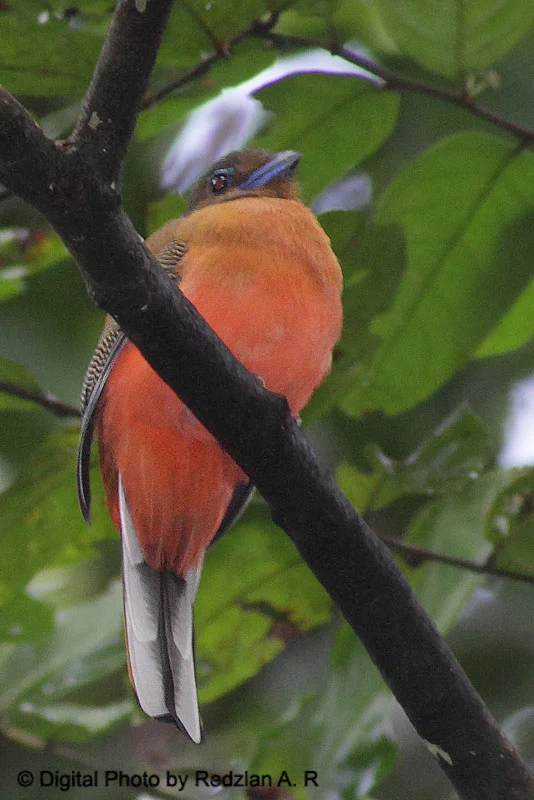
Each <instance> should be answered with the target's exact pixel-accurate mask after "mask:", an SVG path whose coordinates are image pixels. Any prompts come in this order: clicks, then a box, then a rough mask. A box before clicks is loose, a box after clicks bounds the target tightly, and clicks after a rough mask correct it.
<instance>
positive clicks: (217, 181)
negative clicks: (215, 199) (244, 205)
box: [210, 173, 228, 194]
mask: <svg viewBox="0 0 534 800" xmlns="http://www.w3.org/2000/svg"><path fill="white" fill-rule="evenodd" d="M227 186H228V178H227V176H226V175H224V174H222V173H221V174H219V175H214V176H213V178H212V179H211V180H210V188H211V191H212V192H213V194H218V193H219V192H223V191H224V190H225V189H226V187H227Z"/></svg>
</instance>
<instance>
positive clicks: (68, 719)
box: [0, 582, 132, 739]
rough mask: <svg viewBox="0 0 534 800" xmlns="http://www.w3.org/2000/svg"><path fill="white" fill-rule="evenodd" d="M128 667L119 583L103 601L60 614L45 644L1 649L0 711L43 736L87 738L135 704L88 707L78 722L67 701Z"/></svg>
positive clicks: (91, 602)
mask: <svg viewBox="0 0 534 800" xmlns="http://www.w3.org/2000/svg"><path fill="white" fill-rule="evenodd" d="M124 661H125V654H124V643H123V637H122V602H121V588H120V584H119V583H118V582H115V583H114V584H112V585H111V586H110V588H109V589H108V590H107V591H106V592H104V593H103V594H102V595H100V596H99V597H97V598H95V599H93V600H90V601H89V602H87V603H84V604H81V605H76V606H74V607H73V608H69V609H63V610H60V611H57V612H56V614H55V630H54V632H53V634H52V635H51V636H50V637H49V638H48V639H47V640H46V641H45V642H43V643H40V644H19V645H9V644H4V645H2V646H1V647H0V668H1V670H2V688H1V691H0V708H1V709H2V711H3V714H5V715H7V716H8V717H9V719H10V721H11V722H12V723H14V724H18V725H19V726H21V727H24V728H26V729H28V730H31V731H32V732H34V733H36V734H38V735H40V736H49V735H50V734H51V733H55V734H58V733H59V732H61V735H63V736H67V737H68V738H74V739H79V738H83V737H86V736H88V735H91V734H92V733H94V731H95V730H97V729H102V728H103V727H107V726H109V725H110V724H112V723H113V722H115V721H116V720H117V719H119V718H120V717H121V716H122V717H123V716H124V714H125V713H126V711H127V710H130V709H131V707H132V703H131V701H126V703H124V702H123V703H120V704H119V705H118V706H117V705H116V704H115V703H112V705H111V706H110V707H109V706H105V705H104V706H102V707H100V708H99V709H98V710H97V709H95V708H93V709H91V708H90V707H87V712H88V713H87V714H86V713H85V711H84V709H83V707H79V709H78V711H79V718H78V721H77V722H76V720H75V714H74V710H73V709H72V705H71V704H70V702H67V704H65V701H63V699H62V698H63V697H65V696H68V695H69V694H70V693H72V692H73V691H75V690H77V689H79V688H80V687H83V686H86V685H88V684H92V683H95V682H97V681H98V682H100V681H102V680H103V679H104V677H105V676H106V675H109V674H110V673H113V672H116V671H117V670H119V669H122V668H123V665H124ZM69 707H70V709H71V710H70V712H69Z"/></svg>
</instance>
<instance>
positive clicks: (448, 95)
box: [256, 31, 534, 145]
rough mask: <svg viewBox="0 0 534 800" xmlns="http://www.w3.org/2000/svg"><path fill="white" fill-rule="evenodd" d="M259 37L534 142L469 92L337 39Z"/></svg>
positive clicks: (533, 133) (532, 134) (267, 34)
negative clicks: (317, 54)
mask: <svg viewBox="0 0 534 800" xmlns="http://www.w3.org/2000/svg"><path fill="white" fill-rule="evenodd" d="M256 35H258V36H261V35H263V36H264V37H265V38H266V39H267V40H268V41H270V42H271V43H272V44H274V45H275V46H276V47H279V48H287V47H289V46H293V47H307V48H310V47H313V48H320V49H322V50H326V51H327V52H328V53H330V54H331V55H333V56H339V57H340V58H343V59H344V60H345V61H347V62H348V63H350V64H354V66H356V67H361V68H362V69H365V70H366V71H367V72H369V73H371V75H375V76H376V77H377V78H381V79H382V80H383V81H384V82H385V84H386V87H387V88H389V89H393V90H395V91H398V92H413V93H415V94H426V95H428V96H430V97H434V98H436V99H438V100H443V101H444V102H446V103H451V104H452V105H455V106H458V107H460V108H463V109H465V110H466V111H469V112H470V113H471V114H474V115H475V116H477V117H481V119H485V120H486V121H487V122H490V123H491V124H492V125H495V126H496V127H498V128H500V129H501V130H503V131H506V132H507V133H510V134H512V135H513V136H516V137H518V138H519V139H520V140H521V141H522V143H523V144H524V145H528V144H530V143H531V142H533V141H534V130H532V129H531V128H525V127H523V126H522V125H517V124H516V123H515V122H510V121H509V120H507V119H504V118H503V117H500V116H499V115H498V114H494V113H493V112H492V111H488V110H487V109H485V108H483V107H482V106H479V105H478V104H477V103H475V102H474V100H473V98H472V97H469V96H467V95H466V94H465V93H463V94H455V93H454V92H450V91H448V90H447V89H442V88H441V87H439V86H434V85H433V84H431V83H426V82H425V81H419V80H415V79H414V78H409V77H407V76H406V75H402V74H401V73H399V72H395V71H394V70H392V69H389V68H388V67H384V66H382V64H378V63H377V62H376V61H373V60H372V59H370V58H366V57H365V56H361V55H358V54H357V53H355V52H354V51H353V50H350V49H349V48H348V47H346V46H344V45H342V44H340V43H339V42H337V41H336V40H335V38H334V39H333V40H332V42H331V43H330V44H327V43H326V42H324V41H323V40H322V39H314V38H311V37H307V36H290V35H285V34H280V33H274V32H272V31H271V32H269V31H267V32H265V33H263V34H261V33H257V34H256Z"/></svg>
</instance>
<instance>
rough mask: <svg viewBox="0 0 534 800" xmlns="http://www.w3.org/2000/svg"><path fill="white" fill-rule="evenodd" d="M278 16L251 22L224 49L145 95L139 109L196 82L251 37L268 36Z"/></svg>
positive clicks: (274, 14) (272, 15)
mask: <svg viewBox="0 0 534 800" xmlns="http://www.w3.org/2000/svg"><path fill="white" fill-rule="evenodd" d="M278 16H279V13H278V12H273V13H272V14H270V15H269V17H268V18H267V19H266V20H263V21H262V20H258V19H256V20H253V21H252V22H251V23H250V25H247V26H246V27H245V28H243V30H241V31H239V33H236V35H235V36H233V37H232V38H231V39H230V40H229V41H228V42H227V43H226V45H225V46H224V48H220V47H218V48H217V49H216V50H214V51H213V53H210V54H209V55H207V56H204V57H203V58H202V59H201V60H200V61H199V62H198V63H197V64H195V66H193V67H191V69H189V70H187V72H184V73H183V74H182V75H179V76H178V77H177V78H173V79H172V80H170V81H168V82H167V83H166V84H164V86H162V87H161V89H158V90H157V91H156V92H152V93H150V94H147V95H145V98H144V100H143V102H142V103H141V109H142V110H143V111H146V109H147V108H150V107H151V106H153V105H154V103H156V102H157V101H158V100H162V99H163V98H164V97H166V96H167V95H168V94H171V92H175V91H176V90H177V89H181V88H182V87H183V86H187V84H189V83H192V81H194V80H196V79H197V78H201V77H202V76H203V75H205V74H206V73H207V72H209V71H210V70H211V68H212V67H213V65H214V64H216V63H217V62H218V61H221V60H223V59H225V58H229V57H230V56H231V55H232V51H233V49H234V48H235V47H236V46H237V45H238V44H240V43H241V42H243V41H245V39H250V38H251V37H253V36H259V37H261V36H263V35H266V34H268V33H269V31H270V30H271V29H272V28H273V27H274V26H275V25H276V23H277V20H278Z"/></svg>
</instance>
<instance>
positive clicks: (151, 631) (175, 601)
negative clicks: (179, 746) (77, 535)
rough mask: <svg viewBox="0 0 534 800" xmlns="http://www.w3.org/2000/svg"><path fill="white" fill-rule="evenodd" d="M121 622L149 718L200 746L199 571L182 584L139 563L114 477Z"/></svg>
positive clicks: (141, 701)
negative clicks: (196, 621) (196, 638)
mask: <svg viewBox="0 0 534 800" xmlns="http://www.w3.org/2000/svg"><path fill="white" fill-rule="evenodd" d="M119 511H120V520H121V541H122V578H123V585H124V620H125V628H126V644H127V650H128V666H129V671H130V678H131V681H132V684H133V687H134V690H135V693H136V695H137V699H138V702H139V705H140V706H141V708H142V709H143V711H144V712H145V713H146V714H148V715H149V716H150V717H156V718H158V719H162V720H165V721H169V722H170V721H174V722H176V724H177V725H178V727H179V728H180V729H181V730H183V731H184V733H186V734H187V735H188V736H189V737H190V739H192V741H193V742H196V743H197V744H199V743H200V742H201V741H202V725H201V721H200V715H199V710H198V700H197V689H196V680H195V662H194V654H193V602H194V599H195V595H196V592H197V587H198V581H199V577H200V568H201V567H200V565H199V566H198V567H196V568H195V569H192V570H190V571H189V572H188V573H187V575H186V576H185V578H179V577H178V576H177V575H175V574H174V573H172V572H169V571H163V572H160V571H157V570H154V569H152V567H150V566H149V565H148V564H147V563H146V561H145V560H144V558H143V553H142V551H141V548H140V546H139V541H138V539H137V534H136V532H135V529H134V526H133V523H132V519H131V516H130V512H129V510H128V506H127V503H126V498H125V495H124V489H123V486H122V481H121V479H120V476H119Z"/></svg>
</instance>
